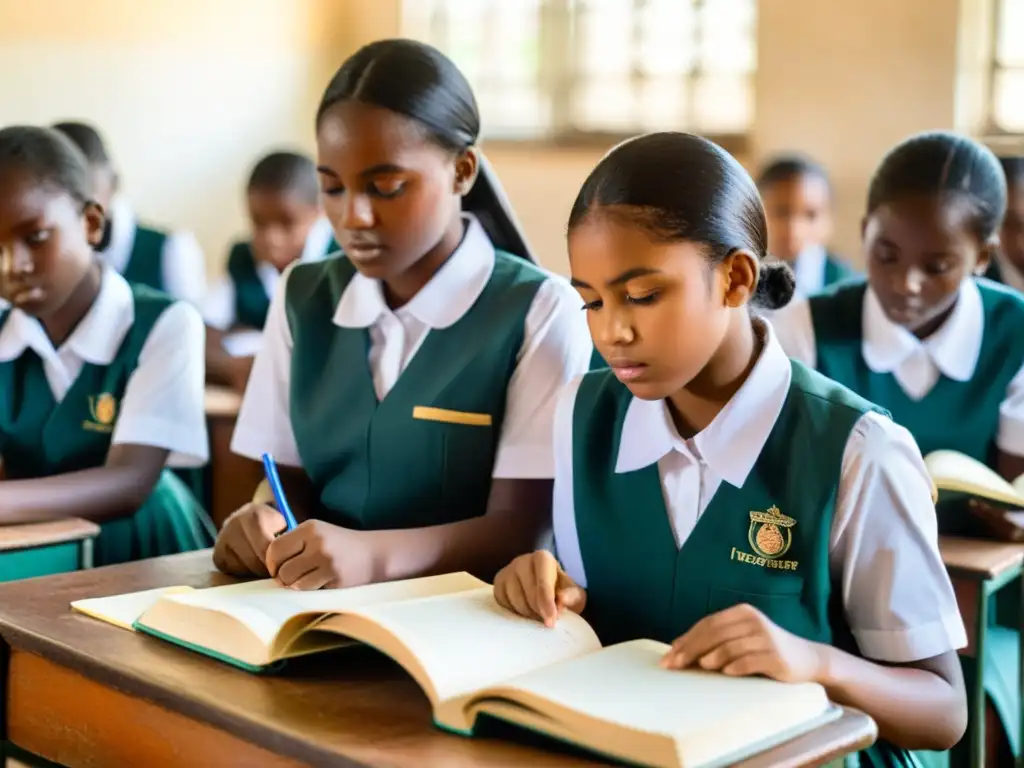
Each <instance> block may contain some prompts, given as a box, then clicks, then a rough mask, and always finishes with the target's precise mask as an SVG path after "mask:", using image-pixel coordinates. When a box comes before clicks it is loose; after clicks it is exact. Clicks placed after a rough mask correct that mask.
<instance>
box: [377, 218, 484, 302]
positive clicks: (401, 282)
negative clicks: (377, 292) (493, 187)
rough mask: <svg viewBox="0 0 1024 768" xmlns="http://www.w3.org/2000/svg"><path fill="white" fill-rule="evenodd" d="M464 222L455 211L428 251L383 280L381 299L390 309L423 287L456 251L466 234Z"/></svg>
mask: <svg viewBox="0 0 1024 768" xmlns="http://www.w3.org/2000/svg"><path fill="white" fill-rule="evenodd" d="M465 230H466V225H465V222H463V220H462V215H461V212H457V213H456V215H455V216H454V217H453V219H452V221H451V222H450V223H449V225H448V227H447V228H446V229H445V231H444V234H443V235H442V236H441V239H440V240H439V241H438V242H437V245H435V246H434V247H433V248H431V249H430V250H429V251H427V252H426V253H425V254H424V255H423V256H422V257H421V258H420V259H419V260H418V261H417V262H416V263H415V264H413V265H412V266H411V267H409V269H407V270H405V272H402V273H401V274H399V275H395V276H394V277H392V278H389V279H388V280H385V281H384V298H385V300H386V301H387V303H388V306H389V307H390V308H391V309H398V308H399V307H401V306H403V305H404V304H407V303H408V302H410V301H412V298H413V297H414V296H415V295H416V294H417V293H419V292H420V291H421V290H423V286H425V285H426V284H427V283H428V282H430V278H432V277H433V276H434V275H435V274H436V273H437V270H439V269H440V268H441V267H443V266H444V264H445V262H447V261H448V259H450V258H451V256H452V254H453V253H455V249H456V248H458V247H459V243H461V242H462V238H463V236H464V235H465Z"/></svg>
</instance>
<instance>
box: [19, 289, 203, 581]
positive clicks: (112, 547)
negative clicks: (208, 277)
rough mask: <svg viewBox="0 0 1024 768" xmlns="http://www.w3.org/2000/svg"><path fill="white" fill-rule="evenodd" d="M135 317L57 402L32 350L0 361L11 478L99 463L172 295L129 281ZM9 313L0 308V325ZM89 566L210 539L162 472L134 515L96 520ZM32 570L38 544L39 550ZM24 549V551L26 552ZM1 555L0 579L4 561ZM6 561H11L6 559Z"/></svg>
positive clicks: (195, 510)
mask: <svg viewBox="0 0 1024 768" xmlns="http://www.w3.org/2000/svg"><path fill="white" fill-rule="evenodd" d="M132 292H133V295H134V299H135V322H134V324H133V325H132V327H131V329H130V330H129V331H128V333H127V335H126V336H125V339H124V341H123V342H122V345H121V348H120V349H119V350H118V352H117V355H116V356H115V358H114V360H113V361H112V362H111V363H110V365H93V364H91V363H86V364H85V366H84V367H83V368H82V372H81V373H80V374H79V376H78V378H77V379H76V380H75V382H74V384H72V386H71V389H70V390H69V391H68V393H67V395H66V396H65V397H64V399H63V400H62V401H61V402H60V403H57V402H56V401H55V399H54V397H53V394H52V392H51V391H50V387H49V385H48V384H47V381H46V374H45V371H44V368H43V362H42V360H41V359H40V357H39V356H38V355H37V354H36V353H35V352H34V351H32V350H30V349H26V351H25V352H24V353H23V354H22V355H21V356H20V357H18V358H16V359H14V360H11V361H9V362H5V363H0V455H2V456H3V457H4V468H5V471H6V473H7V477H8V478H9V479H11V480H17V479H29V478H41V477H50V476H53V475H59V474H65V473H68V472H75V471H79V470H84V469H91V468H94V467H98V466H102V465H103V463H104V461H105V460H106V456H107V452H108V451H109V449H110V440H111V436H112V434H113V431H114V428H115V427H116V425H117V419H118V415H119V408H120V403H121V401H122V399H123V397H124V392H125V388H126V386H127V383H128V379H129V377H130V376H131V374H132V373H133V372H134V371H135V369H136V368H137V367H138V358H139V353H140V352H141V350H142V347H143V345H144V344H145V341H146V338H147V337H148V336H149V333H150V331H151V330H152V328H153V325H154V324H155V323H156V321H157V320H158V319H159V317H160V315H161V314H162V313H163V312H164V310H165V309H166V308H167V307H168V306H169V305H170V304H171V299H170V298H168V297H166V296H164V295H162V294H159V293H157V292H156V291H153V290H151V289H149V288H147V287H145V286H138V285H136V286H132ZM8 316H9V315H8V313H6V312H5V313H3V314H0V329H2V327H3V325H4V324H5V323H6V321H7V317H8ZM101 529H102V530H101V533H100V535H99V537H98V538H97V539H96V542H95V550H94V561H95V564H96V565H108V564H111V563H116V562H125V561H128V560H136V559H142V558H148V557H156V556H159V555H164V554H174V553H177V552H184V551H189V550H192V549H200V548H202V547H205V546H209V544H210V543H211V542H212V540H213V539H212V535H211V534H212V529H211V528H210V527H209V520H208V518H207V517H206V515H205V513H204V512H203V511H202V509H201V508H200V507H199V506H198V503H197V502H196V500H195V498H194V497H192V495H191V494H190V493H189V492H188V490H187V489H186V488H185V486H184V484H182V483H181V481H180V480H179V479H178V478H177V477H175V476H174V475H172V474H171V473H170V472H168V471H165V472H163V473H162V476H161V479H160V481H159V482H158V483H157V485H156V487H155V488H154V490H153V493H152V494H151V496H150V497H149V499H148V500H147V501H146V503H145V505H144V506H143V507H142V508H141V509H140V510H139V512H137V513H136V514H135V515H133V516H130V517H126V518H121V519H118V520H112V521H109V522H106V523H103V524H102V525H101ZM37 554H38V556H39V558H42V559H40V560H39V568H40V569H42V570H43V571H44V572H45V571H47V570H49V567H48V565H47V564H46V563H45V562H43V559H45V557H46V554H45V550H41V551H39V552H38V553H37ZM27 556H28V555H23V557H27ZM5 562H6V561H5V560H4V558H3V557H0V578H2V577H3V575H4V572H5V571H8V573H9V571H10V568H11V565H10V563H8V565H7V566H6V567H5ZM10 562H11V563H13V562H14V561H13V559H12V561H10Z"/></svg>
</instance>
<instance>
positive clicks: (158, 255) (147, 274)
mask: <svg viewBox="0 0 1024 768" xmlns="http://www.w3.org/2000/svg"><path fill="white" fill-rule="evenodd" d="M166 242H167V233H166V232H161V231H159V230H156V229H150V228H148V227H143V226H137V227H136V228H135V240H134V242H133V243H132V252H131V255H130V256H129V257H128V263H127V264H126V265H125V268H124V272H123V273H122V274H123V275H124V279H125V280H127V281H128V282H129V283H133V284H136V285H148V286H149V287H150V288H153V289H155V290H157V291H166V290H167V286H165V285H164V269H163V265H164V244H165V243H166Z"/></svg>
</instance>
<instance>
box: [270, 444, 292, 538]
mask: <svg viewBox="0 0 1024 768" xmlns="http://www.w3.org/2000/svg"><path fill="white" fill-rule="evenodd" d="M263 471H264V473H265V474H266V476H267V483H269V484H270V491H271V493H273V494H274V503H275V504H277V511H278V512H280V513H281V515H282V516H283V517H284V521H285V524H286V525H287V528H286V530H289V531H294V530H295V528H296V526H297V525H298V523H296V522H295V515H293V514H292V508H291V507H290V506H288V499H287V498H286V497H285V495H284V488H283V487H282V486H281V478H280V476H278V474H277V464H276V463H275V462H274V457H273V456H271V455H270V454H269V453H264V454H263Z"/></svg>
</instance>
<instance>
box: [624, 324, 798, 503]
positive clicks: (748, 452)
mask: <svg viewBox="0 0 1024 768" xmlns="http://www.w3.org/2000/svg"><path fill="white" fill-rule="evenodd" d="M755 323H756V324H757V325H756V328H757V331H758V333H759V334H762V335H763V337H764V340H765V345H764V349H763V350H762V351H761V356H760V357H759V358H758V359H757V362H756V363H754V367H753V368H752V369H751V371H750V375H749V376H748V377H747V380H746V381H744V382H743V385H742V386H741V387H740V388H739V389H738V390H737V391H736V394H734V395H733V396H732V398H731V399H730V400H729V402H728V403H726V404H725V407H724V408H722V410H721V411H719V413H718V415H717V416H715V418H714V419H713V420H712V422H711V423H710V424H708V426H707V427H705V428H704V429H702V430H701V431H700V432H698V433H697V434H696V435H695V436H694V437H693V441H692V442H693V443H694V444H695V446H696V449H697V453H699V455H700V458H701V459H703V461H705V462H706V463H707V465H708V466H709V467H710V468H711V469H712V470H713V471H714V472H715V474H717V475H718V476H719V477H721V478H722V479H723V480H724V481H725V482H727V483H729V485H732V486H734V487H736V488H741V487H743V484H744V483H745V482H746V480H747V476H748V475H749V474H750V471H751V470H752V469H753V468H754V464H755V463H756V462H757V459H758V457H759V456H760V455H761V451H762V450H763V449H764V444H765V442H767V440H768V435H769V434H771V431H772V428H773V427H774V426H775V422H776V420H777V419H778V418H779V413H780V412H781V411H782V406H783V404H784V403H785V402H786V397H787V396H788V394H789V384H790V381H791V379H792V377H793V370H792V367H791V365H790V362H789V358H788V357H786V353H785V352H783V351H782V347H781V346H780V344H779V342H778V339H776V338H775V332H774V331H773V330H772V328H771V325H770V324H768V323H765V322H763V321H761V320H757V319H755ZM686 442H688V441H684V440H683V439H682V438H680V437H679V433H678V432H677V431H676V428H675V425H674V424H673V423H672V416H671V414H670V413H669V409H668V403H666V402H665V401H664V400H641V399H639V398H636V397H634V398H633V399H632V401H630V404H629V407H628V408H627V410H626V416H625V419H624V420H623V424H622V437H621V440H620V442H619V455H618V458H617V460H616V463H615V471H616V472H618V473H622V472H634V471H636V470H638V469H643V468H644V467H648V466H650V465H651V464H655V463H657V462H658V461H660V460H661V459H662V457H664V456H665V455H667V454H668V453H670V452H671V451H673V450H679V449H680V448H681V447H683V446H684V444H685V443H686Z"/></svg>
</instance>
